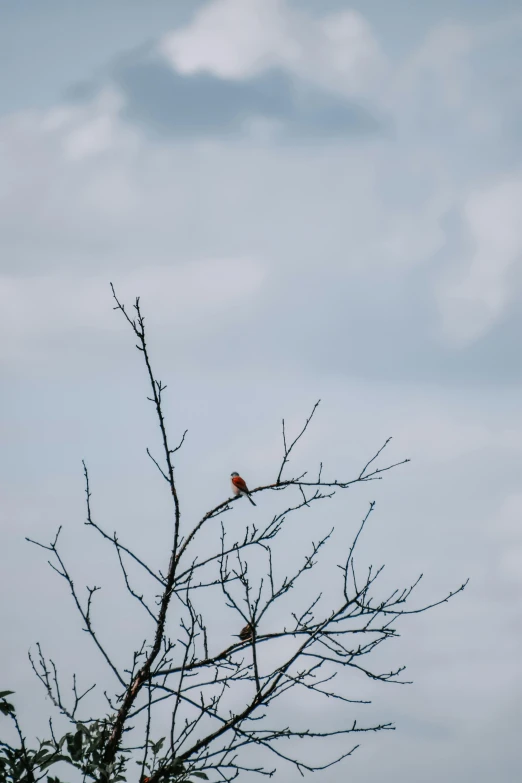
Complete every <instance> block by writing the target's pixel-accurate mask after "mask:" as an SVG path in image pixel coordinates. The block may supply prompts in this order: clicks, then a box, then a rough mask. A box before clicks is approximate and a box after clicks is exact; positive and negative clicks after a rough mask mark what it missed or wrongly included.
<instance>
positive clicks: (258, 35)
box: [159, 0, 382, 94]
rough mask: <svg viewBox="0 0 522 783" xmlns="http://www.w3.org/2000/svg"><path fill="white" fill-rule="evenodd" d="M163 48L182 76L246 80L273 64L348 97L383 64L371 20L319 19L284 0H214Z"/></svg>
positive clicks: (348, 15) (350, 15) (348, 14)
mask: <svg viewBox="0 0 522 783" xmlns="http://www.w3.org/2000/svg"><path fill="white" fill-rule="evenodd" d="M159 50H160V52H161V53H162V54H163V56H164V57H165V58H166V59H167V61H168V62H170V64H171V65H172V67H173V68H175V69H176V70H177V71H179V72H180V73H184V74H193V73H198V72H202V71H207V72H209V73H213V74H215V75H216V76H218V77H220V78H222V79H237V80H241V79H248V78H250V77H252V76H256V75H258V74H260V73H262V72H263V71H266V70H268V69H270V68H284V69H286V70H288V71H289V72H290V73H292V74H294V75H296V76H299V77H304V78H306V79H308V80H310V81H311V82H317V83H319V84H321V85H322V86H323V87H324V88H327V89H334V90H338V91H340V92H341V93H344V94H361V93H363V92H365V91H366V90H367V89H368V87H369V85H370V84H371V83H372V80H373V79H374V77H375V75H376V72H377V71H379V70H380V67H381V65H382V54H381V52H380V50H379V46H378V44H377V41H376V39H375V37H374V35H373V33H372V30H371V28H370V26H369V24H368V23H367V22H366V20H365V19H364V17H363V16H362V15H361V14H359V13H357V12H356V11H351V10H350V11H343V12H341V13H337V14H330V15H327V16H324V17H322V18H319V19H315V18H314V17H312V16H311V15H309V14H307V13H306V12H303V11H296V10H293V9H291V8H290V7H289V6H288V5H287V4H286V3H285V2H284V1H283V0H214V1H213V2H211V3H208V4H207V5H205V6H204V7H203V8H202V9H201V10H200V11H199V12H198V13H197V14H195V16H194V18H193V20H192V21H191V22H190V23H189V24H188V25H187V26H186V27H184V28H182V29H178V30H174V31H173V32H171V33H169V34H168V35H166V36H165V37H164V38H163V40H162V41H161V42H160V45H159Z"/></svg>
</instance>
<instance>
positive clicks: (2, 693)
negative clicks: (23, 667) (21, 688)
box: [0, 691, 14, 699]
mask: <svg viewBox="0 0 522 783" xmlns="http://www.w3.org/2000/svg"><path fill="white" fill-rule="evenodd" d="M13 693H14V691H0V699H3V698H4V696H11V694H13Z"/></svg>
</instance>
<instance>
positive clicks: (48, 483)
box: [0, 0, 522, 783]
mask: <svg viewBox="0 0 522 783" xmlns="http://www.w3.org/2000/svg"><path fill="white" fill-rule="evenodd" d="M0 63H1V65H0V264H1V276H0V323H1V325H2V340H1V348H0V356H1V372H2V384H1V387H0V395H1V407H0V433H1V441H2V449H1V451H0V458H1V461H2V471H1V477H2V479H1V495H2V500H1V508H0V536H1V545H0V563H1V572H2V575H3V590H2V593H3V598H2V601H1V603H0V629H1V630H0V635H1V637H2V643H1V646H0V654H1V658H2V671H3V672H4V675H5V676H4V679H5V683H3V685H5V688H10V689H12V690H15V691H16V692H17V696H16V698H17V703H18V705H19V706H20V712H21V714H22V716H23V717H24V719H25V720H26V722H27V726H28V731H34V732H35V733H37V734H39V735H40V736H42V735H43V733H44V731H45V723H46V715H47V711H48V709H49V704H48V702H46V701H45V699H44V698H43V694H42V693H41V692H40V691H37V696H33V692H34V690H35V688H36V686H37V683H35V678H34V675H33V674H32V673H31V672H30V669H29V665H28V662H27V659H26V652H27V649H28V648H29V647H31V646H33V647H34V644H35V642H36V641H38V640H40V641H42V643H43V644H44V645H45V647H46V649H47V650H48V652H49V653H50V654H51V655H52V656H53V657H54V658H55V659H56V660H57V662H60V663H61V664H62V666H63V668H64V672H65V673H71V672H72V671H73V670H74V669H76V671H78V672H79V673H80V672H83V673H84V677H85V682H86V683H90V681H91V679H92V678H93V676H94V677H95V676H97V674H98V672H101V671H102V666H101V662H99V661H98V660H97V659H96V651H95V650H93V649H91V648H89V646H88V641H89V640H88V639H86V637H85V634H82V633H81V631H80V624H79V623H78V622H77V620H76V617H75V615H74V613H73V611H72V607H71V601H70V596H67V595H66V594H65V592H64V589H63V585H62V584H60V580H59V578H58V577H57V576H56V574H54V573H53V572H52V571H51V570H50V569H49V568H48V566H46V558H45V557H44V556H43V555H44V554H45V553H43V552H41V551H38V550H36V549H33V548H31V547H30V545H29V544H27V543H26V542H25V541H24V537H25V536H33V537H37V538H40V539H43V540H46V539H49V538H50V537H51V536H52V534H53V532H54V531H55V529H56V527H57V526H58V525H59V524H63V526H64V547H65V551H66V553H67V556H68V557H69V558H70V561H71V564H72V565H73V566H75V567H77V568H78V571H79V574H80V576H79V581H80V583H82V580H84V579H85V580H86V581H87V582H89V583H92V582H93V581H96V583H102V584H104V585H107V586H108V588H109V595H110V596H111V598H108V599H106V600H105V602H104V601H102V602H101V603H100V604H99V610H98V611H99V615H98V616H99V622H100V623H101V626H102V628H103V629H104V630H105V631H106V632H107V634H108V635H109V637H110V634H111V631H112V632H113V631H114V622H115V621H114V617H115V615H114V607H113V603H112V596H113V592H112V589H113V585H112V577H111V576H110V575H105V568H106V566H108V565H109V564H110V563H112V561H111V560H110V557H109V556H110V553H107V552H106V551H105V550H104V549H103V547H102V546H101V544H100V543H99V542H98V541H96V540H95V539H93V536H92V535H89V533H90V531H89V530H87V529H85V528H84V527H83V526H82V523H83V519H84V507H83V500H84V498H83V485H82V471H81V460H82V458H84V459H86V460H87V462H88V464H89V467H90V470H91V479H92V489H93V503H94V506H95V509H96V513H97V514H98V518H99V520H100V522H103V523H104V524H105V525H106V526H107V527H108V528H109V529H110V530H113V529H115V528H116V529H118V530H119V532H120V534H121V535H122V536H125V537H127V538H128V540H129V541H130V542H131V543H132V544H134V545H135V546H136V547H137V548H138V549H139V548H141V547H143V548H144V549H145V550H146V551H147V552H148V553H150V556H151V557H156V558H157V562H158V564H159V565H160V567H161V564H162V563H163V560H165V559H168V553H166V552H163V551H162V550H161V548H162V547H164V546H166V543H165V542H167V541H168V540H169V537H168V525H169V517H168V510H167V504H168V496H167V497H165V496H164V495H162V492H163V490H164V488H163V487H162V486H161V484H160V483H159V482H158V480H157V476H156V475H155V474H154V472H153V471H152V467H153V466H151V465H150V463H149V462H148V461H147V458H146V454H145V448H146V447H147V446H149V445H151V446H154V445H157V433H156V431H155V428H154V421H153V418H152V412H151V410H150V409H149V407H148V406H150V404H149V403H147V402H146V400H145V397H146V394H147V390H146V386H145V375H144V371H143V368H142V367H141V365H140V363H139V362H140V357H139V355H138V354H137V352H136V351H135V349H134V342H135V341H134V340H133V339H132V335H131V334H129V333H128V330H126V329H125V324H124V323H122V319H121V317H118V315H119V314H117V313H115V312H114V311H113V310H112V302H111V298H110V290H109V281H112V282H114V284H115V285H116V287H117V289H118V291H119V293H120V295H121V297H122V298H124V299H125V300H126V301H131V300H132V298H133V297H135V296H136V295H140V296H141V297H142V305H143V308H144V310H145V313H146V315H147V323H148V326H149V330H150V337H149V340H150V344H151V346H152V347H151V350H152V353H153V359H154V361H155V364H156V368H157V372H158V375H159V376H160V377H161V378H162V379H163V380H164V381H165V382H166V383H168V390H167V395H168V403H167V412H168V415H169V422H170V424H171V427H172V437H173V439H176V437H177V435H178V434H180V433H181V432H183V430H184V429H186V428H188V430H189V434H188V440H187V444H186V447H184V450H183V451H182V452H181V453H180V455H179V463H178V464H179V468H178V471H179V472H178V476H179V481H180V493H181V498H182V503H183V504H184V508H185V509H186V512H187V518H189V519H190V518H191V515H193V517H192V518H197V515H198V513H200V512H202V511H204V510H206V508H208V507H210V506H212V505H215V503H217V502H220V501H221V500H222V499H224V498H225V497H226V496H227V493H228V487H229V485H228V476H229V474H230V472H231V471H232V470H238V471H240V472H241V473H242V474H243V475H244V476H245V478H246V479H247V481H249V482H250V483H251V484H260V483H263V482H265V481H270V480H271V479H272V477H273V474H274V470H276V463H277V458H278V456H279V454H280V449H281V443H280V420H281V417H282V416H285V417H286V418H287V420H288V422H289V426H291V427H297V426H298V425H299V423H301V422H302V420H303V419H304V417H305V416H306V415H307V413H308V412H309V410H310V409H311V407H312V405H313V403H314V402H315V400H316V399H318V398H319V397H320V398H321V399H322V405H321V408H320V411H319V413H318V415H317V420H316V421H315V423H314V425H315V426H314V429H313V430H312V431H311V433H310V437H309V439H308V440H307V441H306V443H304V444H303V448H302V451H301V456H300V458H299V464H301V462H302V463H303V464H306V465H307V466H311V467H314V466H316V465H317V464H318V462H319V461H320V460H321V459H322V460H323V462H324V464H325V469H327V468H328V469H330V470H331V472H332V474H335V475H336V476H338V475H341V474H343V475H348V474H349V475H350V476H351V475H352V474H353V473H355V472H356V471H357V468H360V466H361V465H362V464H364V462H365V461H366V459H367V458H368V457H369V456H371V454H373V453H374V451H375V450H376V449H377V448H378V447H379V446H380V445H381V444H382V442H383V441H384V440H385V439H386V438H387V437H388V436H390V435H393V438H394V439H393V441H392V444H391V446H390V459H392V460H395V459H402V458H404V457H410V458H411V459H412V462H411V463H410V465H408V466H406V467H404V468H400V469H399V470H398V471H397V472H393V473H390V474H389V475H387V477H386V480H385V481H383V482H381V483H380V484H371V485H366V486H363V487H359V488H357V489H356V490H354V491H351V492H350V493H348V494H347V495H346V496H343V497H342V498H340V499H338V500H337V504H336V506H335V510H334V511H332V512H331V513H332V515H333V516H332V518H333V519H334V521H337V522H338V523H339V525H341V526H342V527H343V530H344V531H345V532H346V535H347V536H348V535H349V534H350V533H351V532H352V531H353V530H354V529H355V526H356V525H357V523H358V521H359V519H360V518H361V516H362V515H363V514H364V512H365V510H366V508H367V504H368V502H369V501H370V500H372V499H374V498H375V499H377V501H378V502H377V508H376V512H375V516H374V520H373V521H372V526H371V528H370V531H369V532H368V536H367V538H366V539H365V544H364V548H363V552H362V554H361V557H363V559H365V562H374V563H377V564H381V563H382V562H386V564H387V568H386V574H387V575H386V580H385V581H386V584H388V583H389V584H393V585H394V586H399V585H401V586H402V585H403V583H404V584H406V583H410V582H411V581H413V580H414V579H415V578H416V576H417V575H418V574H419V573H421V572H423V573H424V579H423V587H422V590H421V591H420V593H419V601H421V600H423V599H424V600H430V599H433V598H435V599H436V598H438V597H440V596H441V595H442V594H443V593H444V592H446V591H448V590H450V589H452V588H454V587H456V586H458V585H460V584H461V583H462V581H464V579H465V578H467V577H471V582H470V585H469V587H468V589H467V591H466V592H465V594H464V595H461V596H458V597H457V598H456V599H454V601H453V602H452V603H450V604H448V605H444V606H443V607H441V608H439V609H436V610H434V611H433V612H432V613H430V614H429V615H421V616H419V617H415V618H412V619H410V620H409V622H404V623H403V625H402V627H401V633H402V637H401V639H400V641H399V642H392V643H390V644H389V646H388V648H387V649H386V651H384V650H383V653H381V654H380V655H381V658H380V659H379V660H384V661H385V662H386V663H385V666H386V667H387V668H390V667H392V666H395V665H401V664H406V665H407V666H408V669H407V674H408V675H409V677H408V679H413V680H414V685H411V686H407V687H402V688H399V687H393V686H384V685H383V686H381V687H379V688H372V689H371V697H372V698H373V699H374V707H373V708H372V709H373V710H374V712H372V713H368V715H370V714H371V715H372V716H375V715H376V716H378V719H381V718H384V719H388V720H392V721H394V722H395V724H396V727H397V730H396V731H395V732H390V733H388V734H386V735H375V736H374V735H371V736H370V735H369V736H367V737H364V738H363V740H362V746H361V748H360V749H359V750H358V751H357V753H356V754H355V755H354V756H353V758H351V759H348V760H347V761H345V762H344V763H343V765H342V766H341V767H339V768H333V769H332V770H329V772H328V773H324V774H323V773H319V774H320V777H321V781H325V782H326V783H333V782H334V781H335V783H340V781H344V780H346V779H350V780H352V781H354V783H363V781H364V783H377V782H378V781H382V780H383V779H386V780H391V781H399V780H400V781H401V783H440V782H441V781H451V782H453V781H455V782H458V783H471V782H473V783H490V781H491V780H492V779H494V780H496V781H498V783H504V782H505V783H512V781H513V782H514V781H515V780H517V779H518V778H517V776H518V774H519V772H520V732H521V730H522V710H521V708H520V704H521V698H522V666H521V663H520V661H521V660H522V617H521V610H520V607H521V601H520V598H521V588H522V491H521V488H520V477H521V469H522V460H521V456H522V411H521V405H520V400H521V385H522V364H521V353H522V352H521V334H522V331H521V328H522V310H521V301H522V265H521V260H522V158H521V151H522V149H521V136H522V91H521V89H520V73H521V70H522V8H521V5H520V2H519V0H423V2H417V3H414V2H412V1H411V0H354V1H353V2H345V1H344V0H295V2H291V0H206V2H195V1H194V0H191V1H190V2H188V0H177V2H174V0H154V2H144V1H143V0H111V2H110V3H109V2H107V0H89V2H85V1H82V0H68V1H66V0H0ZM237 505H238V506H239V504H237ZM245 505H246V503H245ZM332 508H334V507H333V506H332ZM247 512H248V513H249V515H250V514H251V510H250V508H249V509H246V510H245V509H244V507H243V506H241V511H239V510H238V511H236V509H234V514H236V515H237V514H243V513H244V514H247ZM256 513H258V514H260V515H261V516H260V519H264V517H263V503H262V501H261V500H260V502H259V506H258V509H257V510H256ZM249 518H250V517H249ZM238 519H239V517H238ZM329 521H330V520H329V519H325V518H324V514H319V513H316V515H315V516H314V514H313V513H310V514H308V516H307V517H306V519H304V518H303V522H302V525H301V527H297V528H296V529H295V535H296V536H298V537H299V538H300V539H301V538H302V540H303V541H308V540H309V539H311V538H313V537H314V535H315V537H316V538H317V533H316V528H318V529H321V530H322V529H323V528H324V526H325V525H328V523H329ZM236 524H239V522H236ZM155 531H156V533H155ZM328 557H330V558H331V559H330V562H333V561H335V552H330V554H329V555H328ZM162 558H163V559H162ZM332 558H333V561H332ZM165 564H166V560H165V563H163V566H162V567H163V568H164V567H165ZM93 572H94V574H95V577H93V576H92V574H93ZM86 573H89V574H90V575H91V576H89V577H86V576H85V577H84V574H86ZM330 573H331V570H330V571H329V570H326V571H324V572H323V578H324V579H327V578H328V575H329V574H330ZM114 589H115V588H114ZM114 595H115V593H114ZM134 612H135V610H134V609H132V611H130V610H129V612H128V613H127V614H124V615H122V614H121V613H119V614H118V613H117V614H116V616H117V617H118V623H119V630H118V638H117V639H113V641H112V644H113V645H114V649H115V654H116V655H121V656H123V655H124V654H125V649H126V647H125V646H124V642H127V641H128V642H129V643H132V641H133V639H134V636H133V634H135V632H136V633H137V635H138V636H139V634H140V633H141V631H140V630H139V628H138V620H137V619H135V615H134ZM223 622H224V623H226V622H228V621H226V620H225V619H224V620H223ZM228 632H229V630H228V629H227V633H228ZM230 632H232V633H233V632H234V631H233V630H232V629H230ZM71 658H74V662H75V663H74V665H73V664H72V663H71ZM126 665H128V662H127V663H126ZM93 673H94V674H93ZM100 676H101V675H100ZM346 686H347V688H348V690H349V691H350V689H351V688H352V687H353V691H350V692H353V693H357V696H356V698H362V697H364V694H365V693H369V691H368V686H367V684H366V683H364V682H360V681H359V680H357V679H354V680H353V682H352V681H349V680H347V682H346ZM30 694H31V696H29V695H30ZM29 699H30V701H29ZM357 717H358V719H359V718H360V719H361V720H363V721H364V718H365V715H364V714H363V715H362V716H361V715H360V714H358V715H357ZM276 779H281V780H285V781H286V780H287V781H292V782H293V781H294V780H298V779H300V777H299V776H298V775H297V773H294V772H293V771H292V770H288V769H282V770H281V771H280V774H279V778H276Z"/></svg>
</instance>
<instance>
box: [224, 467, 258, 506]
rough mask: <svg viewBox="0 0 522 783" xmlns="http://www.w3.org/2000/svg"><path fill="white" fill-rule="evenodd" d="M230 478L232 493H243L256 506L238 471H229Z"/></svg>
mask: <svg viewBox="0 0 522 783" xmlns="http://www.w3.org/2000/svg"><path fill="white" fill-rule="evenodd" d="M230 479H231V481H232V492H233V493H234V495H236V497H237V495H245V496H246V497H247V498H248V499H249V500H250V502H251V503H252V505H253V506H257V503H254V501H253V500H252V498H251V497H250V491H249V489H248V487H247V485H246V483H245V480H244V479H242V478H241V476H240V475H239V473H231V474H230Z"/></svg>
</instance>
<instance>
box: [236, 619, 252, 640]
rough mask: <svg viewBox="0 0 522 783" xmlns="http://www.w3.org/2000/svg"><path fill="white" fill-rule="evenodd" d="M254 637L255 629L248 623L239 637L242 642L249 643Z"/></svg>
mask: <svg viewBox="0 0 522 783" xmlns="http://www.w3.org/2000/svg"><path fill="white" fill-rule="evenodd" d="M253 635H254V629H253V628H252V626H251V625H250V623H247V624H246V625H245V627H244V628H242V629H241V631H240V632H239V634H238V636H239V638H240V639H241V641H242V642H248V641H250V639H252V637H253Z"/></svg>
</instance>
